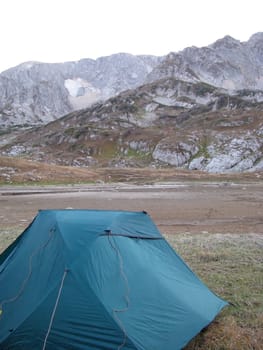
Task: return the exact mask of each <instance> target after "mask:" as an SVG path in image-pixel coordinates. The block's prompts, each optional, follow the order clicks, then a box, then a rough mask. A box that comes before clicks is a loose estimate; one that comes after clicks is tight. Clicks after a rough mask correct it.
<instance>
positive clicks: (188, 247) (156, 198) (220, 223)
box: [0, 180, 263, 350]
mask: <svg viewBox="0 0 263 350" xmlns="http://www.w3.org/2000/svg"><path fill="white" fill-rule="evenodd" d="M58 208H62V209H63V208H68V210H70V208H75V209H77V208H85V209H89V208H90V209H107V210H111V209H118V210H119V209H121V210H135V211H140V210H145V211H147V212H148V214H149V215H150V216H151V217H152V219H153V220H154V221H155V223H156V225H157V226H158V228H159V230H160V231H161V232H162V233H163V234H164V236H165V238H166V239H167V240H168V242H169V243H170V244H171V246H172V247H173V248H175V250H176V251H177V252H178V253H179V254H180V256H181V257H182V258H183V259H184V260H185V262H186V263H187V264H188V265H189V266H190V268H191V269H192V270H193V271H194V272H196V273H197V275H198V276H199V277H200V278H201V279H202V280H203V281H204V282H205V283H206V284H207V285H208V286H209V288H211V289H212V290H213V291H214V292H215V293H216V294H218V295H219V296H221V297H222V298H224V299H225V300H227V301H228V302H230V303H231V304H230V306H229V307H227V308H225V309H224V310H223V311H222V312H221V313H220V315H219V316H218V317H217V318H216V320H215V321H214V322H213V323H212V324H211V325H210V326H209V327H208V328H207V329H205V330H204V331H202V332H201V333H200V334H199V335H197V336H196V337H195V338H194V339H193V340H192V341H191V342H190V343H189V344H188V346H187V347H186V349H187V350H222V349H227V350H236V349H240V350H251V349H253V350H260V349H262V344H263V334H262V328H263V299H262V290H263V215H262V214H263V186H262V181H261V180H259V181H256V180H255V181H247V182H246V181H240V180H239V181H178V182H168V181H167V182H159V183H157V182H156V183H154V184H147V185H146V184H144V185H136V184H127V183H111V184H107V183H97V184H94V185H87V184H86V185H82V184H78V185H56V186H55V185H48V186H47V185H45V186H44V185H30V186H26V185H16V186H12V185H2V186H0V220H1V221H0V222H1V226H0V253H1V252H2V251H3V250H4V249H5V248H6V247H7V246H8V245H9V244H10V243H11V242H12V241H13V240H14V239H15V238H16V237H17V236H18V235H19V234H20V233H21V232H22V231H23V229H24V228H25V227H26V226H28V225H29V224H30V222H31V221H32V219H33V218H34V217H35V215H36V214H37V212H38V210H39V209H58ZM186 349H185V350H186Z"/></svg>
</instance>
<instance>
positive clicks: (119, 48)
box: [0, 0, 263, 72]
mask: <svg viewBox="0 0 263 350" xmlns="http://www.w3.org/2000/svg"><path fill="white" fill-rule="evenodd" d="M0 14H1V18H0V48H1V51H0V72H1V71H3V70H5V69H8V68H10V67H12V66H15V65H17V64H19V63H22V62H25V61H41V62H63V61H70V60H79V59H81V58H97V57H100V56H107V55H111V54H113V53H118V52H128V53H132V54H153V55H165V54H168V53H169V52H171V51H180V50H182V49H184V48H185V47H188V46H193V45H194V46H198V47H201V46H206V45H209V44H211V43H213V42H214V41H216V40H217V39H220V38H222V37H224V36H225V35H231V36H232V37H234V38H235V39H238V40H240V41H246V40H248V39H249V37H250V36H251V35H252V34H254V33H256V32H260V31H263V19H262V18H263V17H262V16H263V1H262V0H249V1H247V0H180V1H179V0H0Z"/></svg>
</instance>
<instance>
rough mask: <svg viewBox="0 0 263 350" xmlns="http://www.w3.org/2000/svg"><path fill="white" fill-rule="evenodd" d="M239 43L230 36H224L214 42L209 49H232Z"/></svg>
mask: <svg viewBox="0 0 263 350" xmlns="http://www.w3.org/2000/svg"><path fill="white" fill-rule="evenodd" d="M240 44H241V43H240V41H239V40H236V39H234V38H233V37H232V36H230V35H226V36H224V37H223V38H222V39H218V40H217V41H216V42H214V43H213V44H212V45H210V47H212V48H215V49H218V48H226V49H232V48H236V47H238V46H240Z"/></svg>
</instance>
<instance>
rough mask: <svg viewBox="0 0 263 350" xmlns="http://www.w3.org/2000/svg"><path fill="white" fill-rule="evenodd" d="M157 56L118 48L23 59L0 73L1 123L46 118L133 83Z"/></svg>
mask: <svg viewBox="0 0 263 350" xmlns="http://www.w3.org/2000/svg"><path fill="white" fill-rule="evenodd" d="M159 61H160V58H158V57H153V56H133V55H129V54H116V55H112V56H108V57H101V58H98V59H97V60H91V59H83V60H80V61H77V62H66V63H57V64H47V63H39V62H26V63H23V64H21V65H19V66H17V67H14V68H11V69H9V70H7V71H5V72H3V73H2V74H0V126H1V127H2V128H3V127H9V126H14V125H26V124H27V125H36V124H41V123H44V124H45V123H48V122H50V121H52V120H55V119H57V118H58V117H61V116H63V115H65V114H67V113H69V112H70V111H73V110H78V109H80V108H84V107H87V106H89V105H91V104H92V103H94V102H97V101H99V100H105V99H107V98H109V97H111V96H114V95H116V94H118V93H119V92H121V91H123V90H127V89H130V88H135V87H137V86H139V85H141V84H142V83H143V82H144V80H145V77H146V76H147V75H148V74H149V72H151V70H152V69H153V67H154V66H155V65H156V64H157V63H158V62H159Z"/></svg>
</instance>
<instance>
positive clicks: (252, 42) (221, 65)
mask: <svg viewBox="0 0 263 350" xmlns="http://www.w3.org/2000/svg"><path fill="white" fill-rule="evenodd" d="M262 62H263V33H257V34H254V35H253V36H252V37H251V38H250V39H249V40H248V41H247V42H240V41H238V40H235V39H233V38H231V37H230V36H226V37H224V38H223V39H219V40H217V41H216V42H215V43H214V44H212V45H209V46H207V47H202V48H197V47H189V48H186V49H184V50H183V51H181V52H178V53H176V52H172V53H170V54H169V55H167V56H166V58H165V59H164V60H163V61H162V62H161V63H160V64H159V65H157V66H156V67H155V68H154V69H153V71H152V72H151V73H150V74H149V75H148V77H147V81H148V82H152V81H155V80H157V79H160V78H168V77H174V78H176V79H180V80H184V81H189V82H196V81H202V82H206V83H208V84H211V85H213V86H216V87H222V88H224V89H227V90H241V89H253V90H254V89H255V90H263V64H262Z"/></svg>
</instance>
